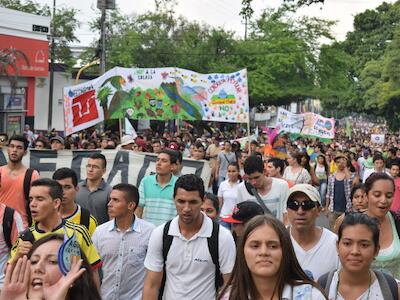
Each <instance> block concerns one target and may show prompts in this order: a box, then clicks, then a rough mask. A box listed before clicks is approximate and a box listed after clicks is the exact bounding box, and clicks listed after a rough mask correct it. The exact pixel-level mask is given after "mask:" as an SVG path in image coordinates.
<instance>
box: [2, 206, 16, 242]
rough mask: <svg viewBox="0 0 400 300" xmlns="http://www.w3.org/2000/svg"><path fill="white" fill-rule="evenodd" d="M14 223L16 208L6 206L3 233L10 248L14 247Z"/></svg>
mask: <svg viewBox="0 0 400 300" xmlns="http://www.w3.org/2000/svg"><path fill="white" fill-rule="evenodd" d="M13 223H14V209H13V208H11V207H8V206H6V207H5V210H4V215H3V234H4V240H5V242H6V244H7V246H8V248H9V249H11V248H12V246H13V245H12V242H11V231H12V228H13Z"/></svg>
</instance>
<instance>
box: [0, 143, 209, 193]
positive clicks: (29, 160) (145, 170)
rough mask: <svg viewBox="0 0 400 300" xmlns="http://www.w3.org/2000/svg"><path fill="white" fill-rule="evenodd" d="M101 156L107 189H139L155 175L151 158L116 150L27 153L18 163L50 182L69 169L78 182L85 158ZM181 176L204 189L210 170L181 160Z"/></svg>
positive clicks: (2, 153)
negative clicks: (192, 178) (193, 177)
mask: <svg viewBox="0 0 400 300" xmlns="http://www.w3.org/2000/svg"><path fill="white" fill-rule="evenodd" d="M95 152H96V153H102V154H104V156H105V157H106V160H107V169H106V173H105V174H104V179H105V180H106V181H107V183H109V184H111V185H116V184H118V183H130V184H133V185H135V186H137V187H138V186H139V184H140V181H141V180H142V178H143V177H144V176H146V175H150V174H153V173H155V172H156V159H157V156H156V155H155V154H149V153H141V152H133V151H117V150H101V151H98V150H93V151H89V150H76V151H69V150H62V151H52V150H34V149H32V150H30V151H28V154H27V155H25V156H24V158H23V160H22V162H23V163H24V165H25V166H29V167H30V168H33V169H35V170H38V171H39V172H40V176H41V177H44V178H51V177H52V176H53V173H54V172H55V171H56V170H57V169H59V168H64V167H67V168H71V169H73V170H74V171H75V172H76V174H77V176H78V180H79V181H81V180H84V179H85V178H86V167H85V166H86V164H87V160H88V159H89V156H90V155H92V154H93V153H95ZM7 160H8V155H7V148H2V149H0V166H2V165H5V164H7ZM182 165H183V168H182V174H196V175H198V176H200V177H201V178H202V179H203V181H204V184H205V186H207V185H208V183H209V181H210V177H211V169H210V165H209V163H208V161H205V160H192V159H183V162H182Z"/></svg>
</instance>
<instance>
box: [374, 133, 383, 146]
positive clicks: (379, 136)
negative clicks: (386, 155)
mask: <svg viewBox="0 0 400 300" xmlns="http://www.w3.org/2000/svg"><path fill="white" fill-rule="evenodd" d="M371 142H372V143H375V144H384V143H385V135H384V134H371Z"/></svg>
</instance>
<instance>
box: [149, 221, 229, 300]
mask: <svg viewBox="0 0 400 300" xmlns="http://www.w3.org/2000/svg"><path fill="white" fill-rule="evenodd" d="M203 217H204V220H203V224H202V226H201V228H200V230H199V232H198V233H196V234H195V235H194V236H193V237H192V238H191V239H190V240H187V239H186V238H185V237H184V236H183V235H182V234H181V233H180V230H179V225H178V218H179V216H177V217H175V218H174V219H172V222H171V225H170V227H169V230H168V234H169V235H172V236H174V238H173V241H172V244H171V248H170V249H169V251H168V256H167V261H166V282H165V288H164V295H163V299H167V300H169V299H171V300H172V299H174V300H175V299H198V300H203V299H210V300H211V299H215V296H216V293H215V265H214V263H213V262H212V258H211V254H210V251H209V249H208V244H207V238H208V237H210V236H211V233H212V228H213V225H212V221H211V219H210V218H209V217H207V216H206V215H205V214H203ZM164 226H165V224H163V225H160V226H158V227H157V228H156V229H154V231H153V233H152V234H151V237H150V241H149V245H148V248H147V255H146V259H145V261H144V266H145V268H146V269H148V270H150V271H153V272H162V270H163V266H164V260H163V255H162V240H163V230H164ZM218 246H219V265H220V271H221V273H222V274H229V273H231V272H232V269H233V265H234V263H235V257H236V246H235V242H234V241H233V237H232V234H231V233H230V232H229V231H228V230H227V229H225V228H223V227H222V226H219V238H218Z"/></svg>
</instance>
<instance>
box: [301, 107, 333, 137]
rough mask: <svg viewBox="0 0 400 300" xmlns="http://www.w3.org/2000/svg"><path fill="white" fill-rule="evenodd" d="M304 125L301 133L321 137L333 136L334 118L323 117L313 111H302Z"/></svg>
mask: <svg viewBox="0 0 400 300" xmlns="http://www.w3.org/2000/svg"><path fill="white" fill-rule="evenodd" d="M303 116H304V126H303V128H302V130H301V134H302V135H311V136H316V137H319V138H323V139H333V138H334V137H335V119H334V118H325V117H323V116H321V115H318V114H314V113H310V112H308V113H304V114H303Z"/></svg>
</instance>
